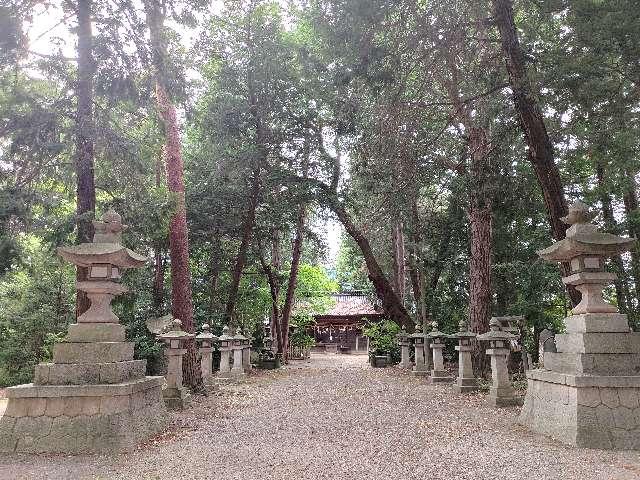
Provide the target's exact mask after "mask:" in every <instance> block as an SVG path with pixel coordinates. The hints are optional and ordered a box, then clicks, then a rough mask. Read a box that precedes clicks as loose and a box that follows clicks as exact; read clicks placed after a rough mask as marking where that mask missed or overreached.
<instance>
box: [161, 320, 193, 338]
mask: <svg viewBox="0 0 640 480" xmlns="http://www.w3.org/2000/svg"><path fill="white" fill-rule="evenodd" d="M194 336H195V335H193V334H192V333H187V332H185V331H184V330H182V321H181V320H178V319H177V318H176V319H175V320H174V321H173V322H172V324H171V330H169V331H168V332H167V333H163V334H162V335H160V338H161V339H162V340H164V341H166V342H168V341H171V340H183V339H185V340H186V339H187V338H193V337H194Z"/></svg>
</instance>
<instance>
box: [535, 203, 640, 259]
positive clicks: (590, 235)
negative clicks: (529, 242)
mask: <svg viewBox="0 0 640 480" xmlns="http://www.w3.org/2000/svg"><path fill="white" fill-rule="evenodd" d="M594 217H595V214H594V213H592V212H589V207H588V206H587V205H585V204H584V203H582V202H580V201H577V202H575V203H574V204H573V205H571V206H570V207H569V215H567V216H566V217H562V221H563V222H564V223H566V224H568V225H571V227H569V228H568V229H567V236H566V238H564V239H562V240H560V241H558V242H556V243H554V244H553V245H551V246H549V247H547V248H545V249H542V250H539V251H538V252H537V253H538V255H539V256H540V257H542V258H543V259H544V260H547V261H549V262H566V261H569V260H571V259H572V258H575V257H577V256H579V255H597V256H602V257H611V256H614V255H617V254H619V253H622V252H626V251H628V250H629V249H630V248H631V246H632V245H633V244H634V243H635V241H636V240H635V239H633V238H623V237H618V236H617V235H612V234H610V233H603V232H599V231H598V227H597V226H596V225H593V224H592V223H590V222H591V220H593V218H594Z"/></svg>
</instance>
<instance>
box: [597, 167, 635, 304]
mask: <svg viewBox="0 0 640 480" xmlns="http://www.w3.org/2000/svg"><path fill="white" fill-rule="evenodd" d="M604 176H605V172H604V166H603V165H602V164H601V163H600V162H596V180H597V182H598V196H599V197H600V203H601V204H602V216H603V218H604V223H605V228H606V230H607V231H608V232H610V233H614V234H617V233H619V232H617V228H616V220H615V218H614V216H613V207H612V206H611V196H610V195H609V193H608V192H607V186H606V183H605V177H604ZM611 264H612V266H613V269H614V270H615V273H616V274H617V275H618V278H617V280H616V281H615V282H614V286H615V289H616V298H617V299H618V310H620V312H622V313H627V311H628V309H627V297H628V291H629V289H628V285H627V281H626V277H627V275H626V271H625V268H624V263H623V262H622V257H621V256H620V255H615V256H613V257H611Z"/></svg>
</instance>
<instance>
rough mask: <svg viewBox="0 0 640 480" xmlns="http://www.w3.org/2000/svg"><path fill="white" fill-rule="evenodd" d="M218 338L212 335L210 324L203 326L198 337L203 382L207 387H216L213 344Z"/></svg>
mask: <svg viewBox="0 0 640 480" xmlns="http://www.w3.org/2000/svg"><path fill="white" fill-rule="evenodd" d="M217 340H218V337H216V336H215V335H213V334H212V333H211V330H210V328H209V325H208V324H206V323H205V324H204V325H202V333H200V335H197V336H196V341H197V342H198V345H199V347H198V353H199V354H200V371H201V372H202V381H203V382H204V384H205V385H206V386H212V385H214V383H215V382H214V377H213V372H212V367H213V358H212V357H213V355H212V352H213V344H214V343H215V342H216V341H217Z"/></svg>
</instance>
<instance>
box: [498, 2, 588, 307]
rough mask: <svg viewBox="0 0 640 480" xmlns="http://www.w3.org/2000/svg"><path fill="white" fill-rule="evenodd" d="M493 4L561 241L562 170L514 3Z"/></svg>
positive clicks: (575, 296)
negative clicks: (530, 69) (528, 64)
mask: <svg viewBox="0 0 640 480" xmlns="http://www.w3.org/2000/svg"><path fill="white" fill-rule="evenodd" d="M492 2H493V13H494V17H495V20H496V24H497V26H498V30H499V31H500V39H501V43H502V50H503V53H504V56H505V61H506V67H507V72H508V73H509V83H510V85H511V90H512V92H513V103H514V105H515V109H516V112H517V113H518V120H519V122H520V128H521V129H522V132H523V134H524V138H525V141H526V143H527V146H528V147H529V151H528V157H529V161H530V162H531V164H532V165H533V169H534V172H535V174H536V178H537V179H538V183H539V185H540V188H541V189H542V195H543V197H544V203H545V206H546V209H547V216H548V217H549V224H550V226H551V234H552V235H553V238H555V239H556V240H562V239H563V238H564V237H565V235H566V230H567V227H568V225H566V224H565V223H563V222H562V220H561V218H562V217H563V216H565V215H566V214H567V211H568V209H567V201H566V199H565V196H564V191H563V190H562V181H561V180H560V171H559V170H558V166H557V165H556V163H555V161H554V158H553V145H552V144H551V140H550V139H549V134H548V133H547V128H546V125H545V123H544V118H543V116H542V112H541V111H540V107H539V106H538V103H537V102H536V100H535V96H534V95H533V91H532V87H531V85H530V83H529V79H528V76H527V68H526V65H525V61H524V55H523V53H522V48H521V47H520V41H519V40H518V34H517V32H516V26H515V22H514V19H513V2H512V0H492ZM560 269H561V272H562V275H563V276H567V275H568V274H569V267H568V265H566V264H563V265H561V268H560ZM567 293H568V294H569V297H570V298H571V303H572V304H573V305H574V306H576V305H577V304H578V303H580V292H578V291H577V290H576V289H575V287H572V286H571V285H567Z"/></svg>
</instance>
